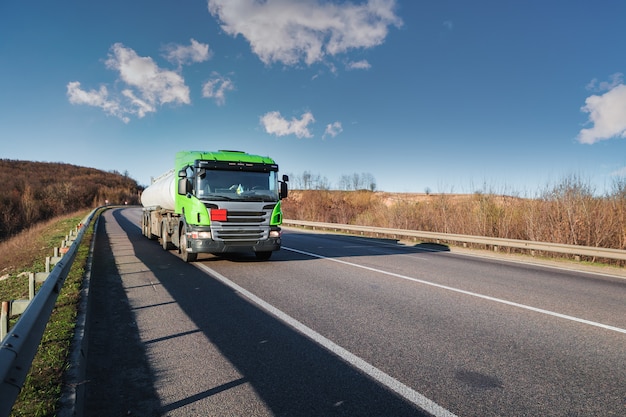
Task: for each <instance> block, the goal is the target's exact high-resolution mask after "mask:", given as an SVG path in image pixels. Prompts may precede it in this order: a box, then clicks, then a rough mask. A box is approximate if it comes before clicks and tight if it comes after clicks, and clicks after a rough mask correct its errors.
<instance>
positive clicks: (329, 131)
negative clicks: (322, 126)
mask: <svg viewBox="0 0 626 417" xmlns="http://www.w3.org/2000/svg"><path fill="white" fill-rule="evenodd" d="M341 132H343V127H342V126H341V122H335V123H331V124H329V125H326V130H325V131H324V136H322V139H325V138H326V136H330V137H333V138H334V137H335V136H337V135H338V134H340V133H341Z"/></svg>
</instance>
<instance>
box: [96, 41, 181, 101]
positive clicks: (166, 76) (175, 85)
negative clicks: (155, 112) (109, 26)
mask: <svg viewBox="0 0 626 417" xmlns="http://www.w3.org/2000/svg"><path fill="white" fill-rule="evenodd" d="M111 52H112V53H111V54H109V59H107V60H106V66H107V67H108V68H110V69H114V70H117V71H119V73H120V78H121V79H122V81H124V82H125V83H126V84H128V85H129V86H131V87H135V89H137V90H138V91H137V92H138V93H139V95H140V97H141V99H142V100H144V101H146V102H147V103H149V104H152V105H154V104H166V103H182V104H189V103H191V100H190V98H189V87H187V86H186V85H185V80H184V79H183V77H182V76H181V75H180V74H178V73H176V72H175V71H169V70H164V69H161V68H159V67H158V65H157V64H156V63H155V62H154V60H153V59H152V58H150V57H141V56H139V55H137V53H136V52H135V51H134V50H132V49H130V48H126V47H124V45H122V44H121V43H116V44H115V45H113V46H112V47H111Z"/></svg>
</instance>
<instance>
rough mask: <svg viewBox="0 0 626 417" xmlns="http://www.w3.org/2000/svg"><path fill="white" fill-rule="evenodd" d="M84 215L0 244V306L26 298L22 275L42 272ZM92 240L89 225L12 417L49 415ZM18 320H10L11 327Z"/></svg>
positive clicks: (39, 226) (54, 406)
mask: <svg viewBox="0 0 626 417" xmlns="http://www.w3.org/2000/svg"><path fill="white" fill-rule="evenodd" d="M87 214H88V211H81V212H75V213H72V214H69V215H65V216H61V217H58V218H56V219H54V220H50V221H47V222H42V223H39V224H37V225H35V226H33V227H31V228H29V229H27V230H24V231H22V232H21V233H19V234H18V235H16V236H14V237H12V238H11V239H8V240H6V241H4V242H2V243H0V253H2V254H3V256H2V258H1V260H0V279H1V280H0V301H9V300H15V299H25V298H28V276H27V274H26V273H27V272H43V271H44V270H45V258H46V256H51V255H52V254H53V253H54V248H55V247H57V248H58V247H59V246H60V243H61V241H62V240H64V239H65V236H67V234H68V233H69V231H70V230H72V229H74V228H75V227H76V226H77V225H78V224H80V222H81V221H82V220H83V219H84V218H85V216H86V215H87ZM92 235H93V226H90V227H89V228H88V229H87V230H86V232H85V234H84V236H83V241H82V244H81V246H80V248H79V250H78V253H77V255H76V258H75V260H74V263H73V265H72V268H71V270H70V273H69V275H68V277H67V279H66V281H65V283H64V285H63V288H62V289H61V292H60V293H59V297H58V298H57V302H56V305H55V308H54V310H53V312H52V315H51V318H50V321H49V323H48V326H47V327H46V330H45V332H44V335H43V337H42V340H41V343H40V346H39V349H38V351H37V354H36V356H35V358H34V360H33V364H32V367H31V369H30V373H29V375H28V377H27V378H26V381H25V383H24V387H23V388H22V390H21V392H20V394H19V396H18V398H17V400H16V403H15V405H14V407H13V411H12V413H11V416H14V417H18V416H19V417H22V416H38V417H39V416H42V417H43V416H53V415H56V409H57V403H58V400H59V398H60V395H61V389H62V382H63V381H62V378H63V371H64V370H65V369H67V367H68V354H69V349H70V345H71V341H72V338H73V336H74V327H75V324H76V315H77V308H78V303H79V301H80V289H81V284H82V280H83V275H84V271H85V265H86V262H87V256H88V252H89V245H90V242H91V237H92ZM17 319H18V317H12V318H11V320H10V326H12V325H14V324H15V322H16V320H17Z"/></svg>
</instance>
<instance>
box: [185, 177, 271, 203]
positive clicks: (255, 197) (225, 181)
mask: <svg viewBox="0 0 626 417" xmlns="http://www.w3.org/2000/svg"><path fill="white" fill-rule="evenodd" d="M195 190H196V197H198V198H199V199H200V200H242V201H278V177H277V173H276V172H275V171H270V172H251V171H216V170H202V171H201V172H200V173H199V174H198V175H197V176H196V179H195Z"/></svg>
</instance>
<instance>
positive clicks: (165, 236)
mask: <svg viewBox="0 0 626 417" xmlns="http://www.w3.org/2000/svg"><path fill="white" fill-rule="evenodd" d="M161 246H163V250H171V249H174V246H173V245H172V242H170V240H169V239H168V233H167V225H166V224H165V222H163V223H161Z"/></svg>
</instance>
